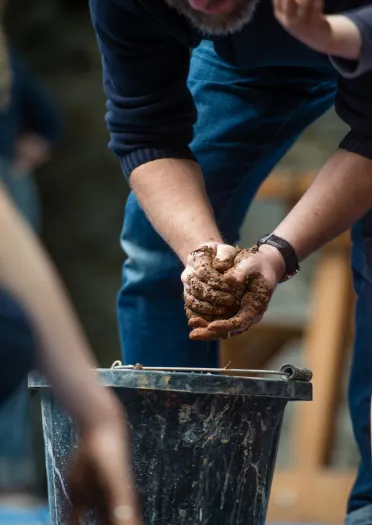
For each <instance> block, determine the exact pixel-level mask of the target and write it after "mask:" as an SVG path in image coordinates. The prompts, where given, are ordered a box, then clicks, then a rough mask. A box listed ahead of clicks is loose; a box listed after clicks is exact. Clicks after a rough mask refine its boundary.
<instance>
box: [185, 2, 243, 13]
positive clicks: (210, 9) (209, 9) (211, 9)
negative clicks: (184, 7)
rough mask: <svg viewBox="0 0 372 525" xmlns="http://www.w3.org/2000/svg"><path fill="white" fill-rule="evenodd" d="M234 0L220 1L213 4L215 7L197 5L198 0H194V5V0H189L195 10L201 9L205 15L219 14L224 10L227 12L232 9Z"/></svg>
mask: <svg viewBox="0 0 372 525" xmlns="http://www.w3.org/2000/svg"><path fill="white" fill-rule="evenodd" d="M234 1H235V0H224V1H223V2H221V3H220V4H219V5H217V6H215V7H207V6H206V7H199V8H198V6H197V4H198V2H195V5H194V2H193V1H192V0H191V1H190V5H191V7H193V8H194V9H196V10H197V11H202V12H203V13H205V14H207V15H217V14H220V13H226V12H229V11H231V10H232V8H233V7H234Z"/></svg>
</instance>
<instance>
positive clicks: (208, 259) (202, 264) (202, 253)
mask: <svg viewBox="0 0 372 525" xmlns="http://www.w3.org/2000/svg"><path fill="white" fill-rule="evenodd" d="M204 248H205V249H202V248H200V249H199V250H196V251H195V252H192V253H191V254H190V255H189V258H188V261H187V264H188V266H191V267H192V268H193V270H194V274H195V276H196V277H198V279H200V280H201V281H203V282H205V283H207V284H209V286H211V287H212V288H214V289H217V290H221V291H224V292H229V285H228V284H227V283H226V282H225V280H224V278H223V275H222V273H220V272H219V271H217V270H216V269H215V268H214V267H213V260H214V254H213V253H211V251H210V250H209V251H208V250H206V248H208V247H204Z"/></svg>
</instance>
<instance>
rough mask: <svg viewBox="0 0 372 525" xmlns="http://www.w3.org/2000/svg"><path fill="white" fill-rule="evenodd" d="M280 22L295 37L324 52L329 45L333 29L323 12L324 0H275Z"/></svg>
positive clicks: (275, 8) (277, 17) (275, 10)
mask: <svg viewBox="0 0 372 525" xmlns="http://www.w3.org/2000/svg"><path fill="white" fill-rule="evenodd" d="M273 7H274V14H275V18H276V19H277V20H278V22H279V23H280V24H281V25H282V26H283V27H284V29H286V30H287V31H288V32H289V33H290V34H291V35H292V36H293V37H295V38H297V39H298V40H300V41H301V42H303V43H304V44H306V45H308V46H309V47H311V48H313V49H315V50H317V51H320V52H323V51H324V50H326V49H327V48H328V46H329V42H330V40H331V38H332V29H331V25H330V23H329V21H328V19H327V17H326V16H325V15H324V14H323V0H273Z"/></svg>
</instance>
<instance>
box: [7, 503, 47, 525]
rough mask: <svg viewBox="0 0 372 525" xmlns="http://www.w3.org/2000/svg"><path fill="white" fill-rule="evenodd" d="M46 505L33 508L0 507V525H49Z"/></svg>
mask: <svg viewBox="0 0 372 525" xmlns="http://www.w3.org/2000/svg"><path fill="white" fill-rule="evenodd" d="M49 524H50V516H49V510H48V507H47V506H46V505H45V506H43V505H40V506H37V507H35V508H33V509H25V510H22V509H19V508H13V507H6V506H4V507H0V525H49Z"/></svg>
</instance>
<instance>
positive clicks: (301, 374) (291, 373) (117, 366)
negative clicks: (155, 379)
mask: <svg viewBox="0 0 372 525" xmlns="http://www.w3.org/2000/svg"><path fill="white" fill-rule="evenodd" d="M111 369H113V370H149V371H155V372H156V371H157V372H204V373H211V374H213V373H221V372H230V373H233V374H248V375H251V374H254V375H277V376H281V377H282V378H283V379H288V380H293V381H306V382H310V381H311V379H312V377H313V373H312V371H311V370H309V368H298V367H296V366H293V365H289V364H286V365H283V366H282V367H281V368H280V370H253V369H252V370H250V369H242V368H189V367H177V366H175V367H161V366H143V365H140V364H139V363H137V364H136V365H123V364H122V362H121V361H115V362H114V363H113V364H112V366H111Z"/></svg>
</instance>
